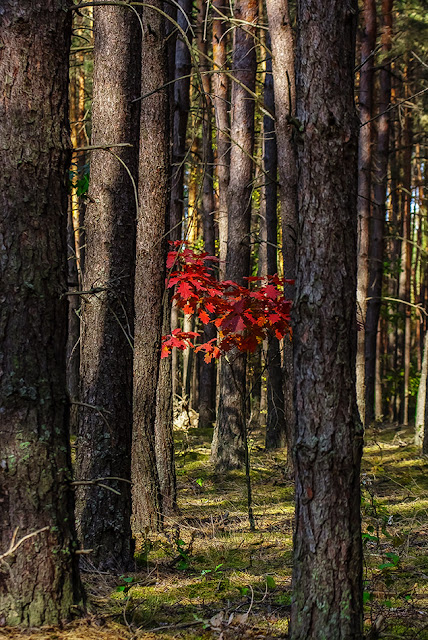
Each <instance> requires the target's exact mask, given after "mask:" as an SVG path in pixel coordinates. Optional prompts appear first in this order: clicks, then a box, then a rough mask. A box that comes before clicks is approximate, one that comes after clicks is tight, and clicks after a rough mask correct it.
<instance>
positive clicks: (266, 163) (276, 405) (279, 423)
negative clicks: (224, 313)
mask: <svg viewBox="0 0 428 640" xmlns="http://www.w3.org/2000/svg"><path fill="white" fill-rule="evenodd" d="M266 46H267V49H268V50H269V49H270V48H271V42H270V37H269V33H267V34H266ZM266 56H267V60H266V75H265V82H264V105H265V107H266V108H267V109H269V110H270V111H271V113H273V114H274V113H275V101H274V83H273V76H272V58H271V57H270V56H269V54H268V52H267V51H266ZM263 168H264V171H265V175H264V182H265V184H264V187H263V195H262V197H263V199H264V207H263V210H264V215H265V225H266V248H265V251H266V270H267V272H265V273H263V274H262V275H263V276H265V275H274V274H275V273H277V272H278V265H277V244H278V215H277V204H278V189H277V170H278V162H277V145H276V134H275V123H274V121H273V120H272V118H270V117H269V116H267V115H265V116H264V118H263ZM260 375H261V372H260ZM282 384H283V380H282V366H281V351H280V344H279V340H278V339H277V338H276V337H275V336H269V338H268V348H267V422H266V448H267V449H279V448H281V447H285V446H286V444H287V438H286V422H285V414H284V391H283V387H282ZM260 390H261V385H260Z"/></svg>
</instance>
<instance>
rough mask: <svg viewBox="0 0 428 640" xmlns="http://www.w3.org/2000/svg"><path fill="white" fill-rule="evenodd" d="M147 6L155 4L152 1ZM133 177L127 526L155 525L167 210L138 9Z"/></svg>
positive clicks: (155, 75) (153, 53) (162, 123)
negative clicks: (136, 145) (140, 99)
mask: <svg viewBox="0 0 428 640" xmlns="http://www.w3.org/2000/svg"><path fill="white" fill-rule="evenodd" d="M152 4H153V6H154V7H157V8H159V9H162V4H161V2H159V0H154V2H153V3H152ZM143 26H144V30H143V43H142V48H143V52H142V62H141V69H142V74H141V93H142V95H145V94H147V93H149V92H151V91H153V90H155V89H156V90H157V91H156V93H154V94H152V95H151V96H149V97H147V98H144V101H143V104H142V106H141V119H140V159H139V176H138V198H139V205H140V206H139V212H138V215H137V256H136V268H135V298H134V300H135V343H134V344H135V347H134V425H133V434H132V481H133V487H132V498H133V529H134V533H135V534H137V535H138V534H140V533H141V532H142V531H143V530H144V528H145V527H150V528H153V529H158V528H159V527H160V526H161V523H162V499H161V490H160V485H159V476H158V471H157V467H156V451H155V420H156V392H157V386H158V379H159V361H160V342H161V334H162V319H163V312H162V307H163V305H162V302H163V295H164V289H165V258H166V239H165V232H166V231H167V228H168V214H169V210H168V209H169V208H168V204H169V190H168V178H169V140H170V138H169V114H168V91H167V90H166V89H161V90H159V87H162V86H163V85H164V84H165V83H166V82H167V80H168V61H167V49H166V42H165V24H164V18H163V16H162V15H161V14H160V13H159V11H156V10H155V9H149V8H148V7H145V8H144V12H143Z"/></svg>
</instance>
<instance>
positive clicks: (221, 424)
mask: <svg viewBox="0 0 428 640" xmlns="http://www.w3.org/2000/svg"><path fill="white" fill-rule="evenodd" d="M257 12H258V5H257V3H256V2H255V1H254V0H239V1H238V2H236V4H235V7H234V17H235V19H236V20H244V21H245V23H246V26H245V28H244V27H243V26H238V25H239V23H238V24H236V25H235V31H234V41H233V64H232V71H233V75H234V78H236V79H237V81H238V82H233V83H232V100H231V102H232V115H231V134H230V137H231V141H232V147H231V155H230V178H229V185H228V195H227V215H228V230H229V231H228V236H227V256H226V280H233V281H235V282H238V283H239V284H244V282H245V281H244V278H245V277H247V276H249V275H250V231H251V193H252V184H251V181H252V177H253V159H252V155H253V148H254V100H253V99H251V94H250V93H249V92H248V89H249V90H250V92H253V93H254V89H255V80H256V67H257V59H256V51H255V46H254V45H255V42H254V33H255V26H254V27H253V26H251V25H255V24H256V20H257ZM232 368H233V371H231V369H232ZM245 395H246V357H245V354H233V355H231V356H230V362H226V361H222V363H221V365H220V400H219V408H218V416H217V423H216V427H215V431H214V439H213V448H212V459H213V462H214V464H215V466H216V467H217V468H218V469H221V468H234V467H239V466H241V465H242V463H243V461H244V430H245V429H246V425H244V424H243V420H244V416H243V414H242V398H243V397H245Z"/></svg>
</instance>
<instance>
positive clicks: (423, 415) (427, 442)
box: [415, 331, 428, 454]
mask: <svg viewBox="0 0 428 640" xmlns="http://www.w3.org/2000/svg"><path fill="white" fill-rule="evenodd" d="M427 374H428V331H427V332H426V333H425V340H424V353H423V359H422V370H421V380H420V382H419V389H418V399H417V404H416V425H415V427H416V429H415V445H416V446H417V447H418V449H420V450H421V451H422V453H423V454H427V453H428V427H427V424H428V415H427V404H428V403H427Z"/></svg>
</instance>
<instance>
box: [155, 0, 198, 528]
mask: <svg viewBox="0 0 428 640" xmlns="http://www.w3.org/2000/svg"><path fill="white" fill-rule="evenodd" d="M179 7H180V8H178V9H177V8H175V11H173V9H174V7H172V6H170V5H168V3H165V11H167V12H168V13H169V14H172V13H174V16H173V17H174V19H176V20H177V23H178V24H179V25H180V27H181V28H182V29H183V31H184V32H185V33H186V35H187V37H188V38H189V39H191V31H190V28H189V20H190V18H191V12H192V3H191V2H189V0H180V2H179ZM165 26H166V36H167V48H168V59H169V63H168V66H169V68H168V77H169V78H174V79H176V81H175V82H174V84H172V85H170V87H169V89H168V92H169V100H170V104H173V105H174V107H173V109H170V114H169V117H170V123H171V131H170V145H171V152H172V153H171V157H172V164H171V167H170V184H171V191H170V209H169V217H168V228H167V231H168V236H167V239H168V241H170V242H173V241H174V240H179V239H180V238H181V225H182V220H183V209H184V160H185V155H186V130H187V120H188V114H189V108H190V101H189V87H190V78H189V77H183V76H188V75H189V73H190V70H191V64H190V51H189V48H188V46H187V44H186V43H185V41H184V39H183V36H182V35H181V34H180V32H178V33H177V35H176V37H175V38H174V41H173V42H172V41H171V40H172V37H171V36H170V35H169V33H170V31H171V30H173V29H174V27H173V25H172V23H170V22H169V21H167V23H166V25H165ZM143 105H144V102H143ZM168 248H169V245H168ZM172 294H173V291H172V290H171V289H169V290H168V292H167V293H166V294H165V296H164V298H163V327H162V334H168V333H170V332H171V331H172V330H173V329H175V328H176V327H177V324H178V316H177V314H176V313H175V314H173V313H172V310H171V297H172ZM176 351H177V350H176V349H174V351H173V355H172V357H171V358H163V359H162V360H161V362H160V365H159V366H160V369H159V380H158V387H157V392H156V394H157V397H156V421H155V452H156V467H157V472H158V476H159V484H160V491H161V495H162V513H163V515H164V516H172V515H174V514H175V513H177V486H176V474H175V461H174V435H173V419H174V417H173V397H174V394H175V392H176V379H177V363H178V361H177V353H176Z"/></svg>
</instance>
